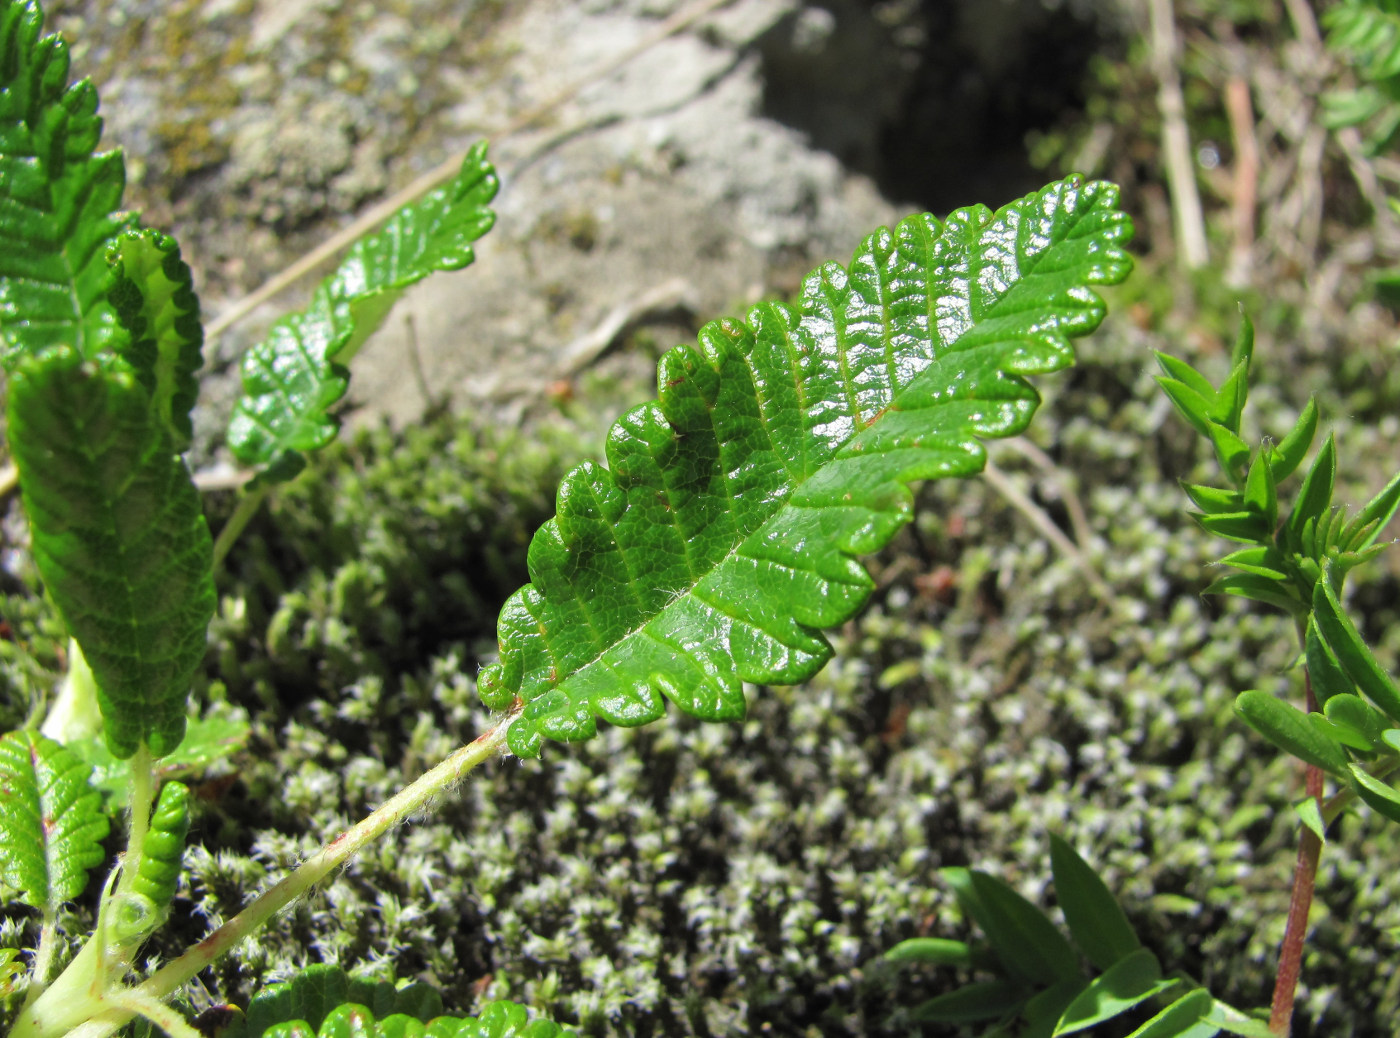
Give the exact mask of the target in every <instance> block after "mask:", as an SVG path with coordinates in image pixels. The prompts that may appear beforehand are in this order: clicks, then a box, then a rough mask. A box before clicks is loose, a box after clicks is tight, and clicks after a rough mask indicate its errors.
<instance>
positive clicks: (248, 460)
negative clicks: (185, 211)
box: [228, 143, 499, 466]
mask: <svg viewBox="0 0 1400 1038" xmlns="http://www.w3.org/2000/svg"><path fill="white" fill-rule="evenodd" d="M498 186H499V181H498V180H497V178H496V172H495V169H494V168H493V167H492V165H491V163H489V162H488V161H487V160H486V145H485V144H484V143H481V144H477V145H475V146H474V147H473V148H472V149H471V150H470V151H468V153H467V155H466V157H465V158H464V159H463V160H462V168H461V171H460V172H459V173H458V174H457V177H456V179H455V180H453V181H452V183H450V184H448V185H447V186H445V187H443V188H439V189H438V190H437V191H434V192H431V193H430V194H428V195H425V196H424V197H423V198H422V199H421V200H419V201H418V202H415V203H413V204H411V205H408V206H405V207H404V208H403V209H400V210H399V211H398V212H397V213H395V214H394V216H393V217H391V218H390V220H389V222H388V223H387V224H385V225H384V229H383V230H381V231H379V232H378V233H377V234H371V235H368V236H366V237H364V238H362V239H360V240H359V241H358V242H357V243H356V244H355V245H354V246H353V247H352V248H351V250H350V253H349V255H348V256H347V257H346V259H345V261H344V262H343V263H342V264H341V265H340V267H339V269H337V270H336V272H335V273H334V274H332V275H331V276H330V277H329V278H327V279H326V280H325V281H323V282H321V284H320V285H319V286H318V287H317V289H316V291H315V292H314V293H313V295H312V299H311V305H310V306H309V307H307V309H306V310H305V311H304V312H302V313H299V314H293V315H291V316H290V317H287V318H284V319H283V320H281V321H279V322H278V323H277V324H275V325H273V327H272V330H271V331H270V332H269V333H268V337H267V339H266V340H265V341H264V342H262V343H261V344H259V345H257V346H255V347H253V348H252V349H251V350H249V351H248V353H247V355H246V356H245V357H244V358H243V396H242V397H241V398H240V399H239V401H238V402H237V404H236V405H235V406H234V411H233V417H232V419H231V420H230V423H229V431H228V442H229V446H230V447H231V448H232V450H233V452H234V454H235V455H237V456H238V458H239V460H240V461H242V462H243V463H244V464H247V465H258V466H266V465H269V464H271V463H272V462H273V461H275V460H276V459H278V458H279V457H281V456H283V455H284V454H285V453H286V452H287V451H312V450H319V449H320V448H322V447H324V446H325V445H326V444H327V443H329V442H330V441H331V440H332V439H333V438H334V437H335V433H336V428H337V426H336V423H335V421H334V419H333V418H332V417H331V416H330V415H329V413H328V410H329V408H330V407H331V406H332V405H333V404H335V403H336V402H337V401H339V400H340V398H341V397H343V396H344V395H345V390H346V387H347V386H348V385H349V374H348V372H347V371H346V369H345V367H344V365H345V364H348V363H349V361H350V359H351V358H352V357H353V356H354V355H355V353H356V352H357V351H358V350H359V348H360V346H361V345H363V344H364V341H365V340H366V339H367V338H368V337H369V336H370V335H371V334H373V332H374V331H375V330H376V329H377V328H378V327H379V325H380V324H381V323H382V322H383V320H384V318H385V317H386V316H387V315H388V313H389V311H390V310H391V309H392V308H393V305H394V303H395V302H397V301H398V299H399V297H400V296H401V295H402V294H403V293H404V291H405V290H406V289H408V287H409V286H410V285H413V284H415V283H416V282H418V281H421V280H422V279H423V278H425V277H427V276H428V275H429V274H431V273H433V272H435V271H440V270H459V269H461V268H462V267H465V266H467V265H468V264H469V263H471V262H472V260H473V259H474V258H475V253H474V251H473V249H472V243H473V242H475V241H476V240H477V239H478V238H480V237H481V236H482V235H483V234H485V233H486V232H487V231H488V230H490V229H491V225H492V223H493V222H494V220H495V214H494V213H493V212H492V211H491V210H490V209H489V208H488V203H489V202H490V201H491V199H492V198H494V197H495V194H496V189H497V187H498Z"/></svg>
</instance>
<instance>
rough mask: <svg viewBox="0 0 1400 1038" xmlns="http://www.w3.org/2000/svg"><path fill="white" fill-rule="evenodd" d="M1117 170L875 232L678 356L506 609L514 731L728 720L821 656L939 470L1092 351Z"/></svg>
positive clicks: (1019, 414)
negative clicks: (759, 692)
mask: <svg viewBox="0 0 1400 1038" xmlns="http://www.w3.org/2000/svg"><path fill="white" fill-rule="evenodd" d="M1116 202H1117V190H1116V188H1114V187H1113V186H1112V185H1110V184H1104V183H1085V182H1083V181H1082V180H1081V179H1079V178H1071V179H1068V180H1065V181H1062V182H1059V183H1055V184H1051V185H1050V186H1048V187H1046V188H1044V189H1042V190H1041V191H1039V192H1036V193H1034V194H1032V195H1029V196H1027V197H1026V198H1024V199H1022V200H1020V201H1017V202H1014V203H1012V204H1010V205H1007V206H1005V207H1003V208H1002V209H1001V210H999V211H998V212H996V213H993V212H991V211H990V210H988V209H986V208H984V207H980V206H979V207H973V208H970V209H962V210H959V211H957V212H955V213H953V214H952V215H951V216H950V217H949V218H948V220H947V222H946V223H945V224H941V223H939V221H937V220H936V219H934V218H933V217H932V216H929V215H922V216H914V217H910V218H908V219H906V220H904V221H902V222H901V223H900V224H899V225H898V226H897V227H896V228H895V229H894V230H893V231H891V230H888V229H882V230H880V231H877V232H876V233H875V234H873V235H871V236H870V237H868V238H866V240H865V241H864V242H863V243H862V245H861V246H860V248H859V250H858V251H857V252H856V254H855V257H854V259H853V261H852V263H851V266H850V268H849V269H847V268H843V267H841V266H839V265H837V264H835V263H829V264H826V265H825V266H823V267H821V268H820V269H819V270H817V271H815V272H814V273H812V274H810V275H809V276H808V277H807V278H806V280H805V281H804V286H803V293H802V299H801V302H800V305H799V306H798V307H796V308H794V307H789V306H785V305H783V304H781V303H766V304H760V305H759V306H756V307H754V308H753V309H752V310H751V311H750V312H749V315H748V323H747V324H745V323H742V322H740V321H737V320H721V321H715V322H712V323H711V324H708V325H706V326H705V328H703V329H702V330H701V332H700V336H699V342H698V344H697V345H695V346H680V347H677V348H676V349H674V350H672V351H670V352H669V353H667V354H666V355H665V356H664V357H663V358H662V360H661V363H660V365H659V370H658V376H657V382H658V387H659V391H660V399H659V400H658V401H657V402H655V403H651V404H645V405H643V406H641V407H638V408H635V409H633V410H632V411H629V412H628V413H627V414H625V415H624V416H623V417H622V418H621V419H620V420H619V421H618V422H617V423H616V424H615V425H614V426H613V428H612V431H611V433H610V435H609V437H608V443H607V469H606V470H604V469H603V468H602V467H600V466H598V465H596V464H592V463H586V464H584V465H581V466H579V467H578V468H576V469H574V470H573V471H572V472H571V473H569V474H568V475H567V476H566V477H565V478H564V480H563V482H562V484H561V486H560V488H559V498H558V515H557V516H556V518H554V519H552V520H550V521H549V522H548V523H546V524H545V525H544V527H543V528H542V529H541V530H540V531H539V532H538V533H537V534H536V536H535V538H534V540H533V541H532V543H531V545H530V550H529V555H528V562H529V568H530V577H531V580H532V583H531V584H530V585H528V586H527V587H525V588H524V589H522V590H521V591H520V592H518V593H517V594H516V595H514V596H513V597H512V598H511V599H510V601H509V602H507V603H506V606H505V608H504V609H503V610H502V613H501V619H500V625H499V637H500V662H499V663H497V664H495V665H493V666H491V667H489V668H487V669H486V670H485V671H483V672H482V675H481V680H480V685H479V687H480V689H481V694H482V698H483V700H484V701H485V702H486V703H487V705H488V706H490V707H492V708H493V709H503V708H505V707H507V706H509V705H510V704H511V703H512V702H513V701H514V700H515V699H516V698H517V697H519V698H520V699H521V700H523V702H524V704H525V706H524V711H523V713H522V715H521V716H520V718H519V719H518V720H517V721H516V722H515V723H514V724H513V725H512V727H511V730H510V734H509V740H510V745H511V749H512V750H513V751H514V752H515V753H517V754H519V755H521V756H531V757H532V756H535V755H537V754H538V753H539V750H540V745H541V742H542V740H543V739H544V738H546V737H548V738H553V739H586V738H589V737H591V736H592V735H593V733H594V731H595V719H596V718H601V719H603V720H606V721H610V722H612V723H615V724H622V725H640V724H646V723H648V722H650V721H653V720H655V719H657V718H658V717H660V716H661V715H662V714H663V713H664V712H665V705H664V704H665V701H666V700H668V699H669V700H670V701H672V702H674V703H675V704H676V705H677V706H678V707H680V708H681V709H682V710H683V711H685V712H686V713H689V714H692V715H694V716H696V717H700V718H704V719H709V720H732V719H737V718H739V717H742V716H743V715H744V711H745V699H744V690H743V683H744V682H746V681H748V682H757V683H793V682H797V681H802V680H804V679H806V678H807V677H810V676H811V675H812V674H814V673H815V672H816V671H817V670H819V669H820V668H821V666H822V665H823V664H824V663H825V662H826V660H827V658H828V657H829V656H830V653H831V649H830V646H829V644H828V643H827V641H826V640H825V638H823V637H822V635H821V634H820V633H819V629H820V628H822V627H826V626H830V625H833V624H837V623H840V622H842V621H843V620H845V619H846V618H847V617H849V616H851V615H852V614H853V613H854V612H855V611H856V610H857V609H858V608H859V607H860V606H861V604H862V603H863V602H864V601H865V599H866V598H867V596H868V595H869V593H870V589H871V586H872V585H871V581H870V578H869V576H868V575H867V574H866V572H865V570H864V569H863V568H862V567H861V566H860V565H859V564H858V563H857V562H856V561H855V559H854V556H856V555H859V554H863V553H865V552H869V551H873V550H875V549H876V548H878V547H879V546H881V545H882V544H884V543H886V541H888V540H889V538H890V537H891V536H892V535H893V534H894V532H895V531H896V530H897V529H898V528H899V527H900V526H902V525H903V524H904V523H905V522H907V521H908V519H909V517H910V511H911V502H912V495H911V493H910V490H909V488H908V485H907V484H908V483H909V482H911V481H913V480H917V479H931V478H936V477H941V476H953V475H969V474H972V473H974V472H977V471H979V470H980V469H981V467H982V464H983V460H984V451H983V447H982V445H981V443H980V441H979V439H978V437H988V436H1006V435H1010V434H1012V433H1015V432H1019V431H1020V430H1021V429H1023V428H1025V426H1026V424H1027V423H1028V422H1029V421H1030V418H1031V416H1032V414H1033V413H1034V411H1035V408H1036V406H1037V404H1038V403H1039V397H1038V395H1037V394H1036V392H1035V390H1034V389H1033V388H1032V387H1031V386H1030V385H1029V383H1028V382H1027V381H1026V380H1025V378H1024V377H1023V376H1025V375H1029V374H1035V373H1041V372H1049V371H1055V370H1058V369H1061V368H1063V367H1065V366H1067V365H1068V364H1070V363H1071V362H1072V360H1073V352H1072V350H1071V347H1070V344H1069V337H1070V336H1075V335H1081V334H1085V333H1087V332H1089V331H1091V330H1092V329H1094V328H1095V327H1097V326H1098V323H1099V321H1100V320H1101V319H1102V316H1103V303H1102V301H1101V300H1100V299H1099V298H1098V296H1097V295H1096V294H1095V293H1094V292H1093V291H1092V289H1091V287H1090V286H1092V285H1096V284H1109V283H1113V282H1116V281H1118V280H1120V279H1121V278H1123V277H1124V276H1125V275H1126V274H1127V272H1128V270H1129V267H1130V260H1129V258H1128V256H1127V255H1126V253H1124V251H1123V249H1122V248H1121V246H1122V244H1123V242H1124V241H1125V240H1126V239H1127V237H1128V236H1129V234H1130V233H1131V225H1130V224H1129V221H1128V219H1127V217H1126V216H1124V215H1123V214H1122V213H1121V212H1119V211H1118V210H1117V209H1116Z"/></svg>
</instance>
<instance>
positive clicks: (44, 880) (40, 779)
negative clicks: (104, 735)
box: [0, 732, 107, 919]
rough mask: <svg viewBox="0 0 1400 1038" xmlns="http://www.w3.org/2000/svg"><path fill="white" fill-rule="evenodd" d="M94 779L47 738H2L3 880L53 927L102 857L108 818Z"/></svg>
mask: <svg viewBox="0 0 1400 1038" xmlns="http://www.w3.org/2000/svg"><path fill="white" fill-rule="evenodd" d="M91 771H92V769H91V768H89V767H88V766H87V764H85V763H84V762H83V761H82V760H81V759H80V758H79V757H77V756H75V755H74V754H72V753H69V752H68V751H67V750H65V749H64V748H63V747H62V746H60V745H59V744H58V743H56V742H54V741H53V740H52V739H49V738H47V737H46V736H43V735H38V734H37V733H34V732H7V733H6V734H5V735H4V736H0V880H2V881H3V885H4V886H6V887H8V888H10V889H12V890H14V891H15V892H17V893H18V894H19V897H20V899H21V900H22V901H24V903H25V904H27V905H31V906H33V907H34V908H37V909H39V910H40V911H41V912H43V913H44V915H45V917H46V918H49V919H52V918H53V917H54V915H55V914H56V913H57V911H58V906H59V905H61V904H62V903H63V902H65V901H71V900H73V899H74V898H76V897H77V896H78V895H80V894H81V893H82V892H83V888H84V887H86V886H87V878H88V877H87V874H88V870H89V869H91V868H94V867H95V866H97V865H101V864H102V860H103V858H104V857H105V855H104V853H103V850H102V841H103V840H104V839H105V838H106V836H107V816H106V815H105V814H104V813H103V811H102V795H101V794H100V793H98V792H97V790H95V789H93V788H92V786H91V785H90V784H89V783H88V775H89V774H90V773H91Z"/></svg>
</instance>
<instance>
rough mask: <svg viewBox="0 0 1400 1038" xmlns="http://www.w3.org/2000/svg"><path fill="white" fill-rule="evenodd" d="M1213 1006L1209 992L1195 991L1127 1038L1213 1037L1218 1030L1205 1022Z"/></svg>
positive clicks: (1168, 1007)
mask: <svg viewBox="0 0 1400 1038" xmlns="http://www.w3.org/2000/svg"><path fill="white" fill-rule="evenodd" d="M1214 1004H1215V1000H1214V999H1213V998H1211V997H1210V992H1209V991H1207V990H1205V988H1197V989H1196V990H1195V991H1192V992H1190V993H1188V994H1186V995H1183V996H1182V997H1181V998H1179V999H1177V1000H1176V1001H1175V1002H1173V1003H1172V1004H1171V1005H1169V1006H1167V1008H1166V1009H1163V1010H1162V1011H1161V1012H1160V1013H1158V1014H1157V1015H1156V1016H1154V1017H1153V1018H1152V1019H1151V1020H1149V1021H1147V1023H1145V1024H1143V1025H1142V1026H1141V1027H1139V1028H1138V1029H1137V1030H1136V1031H1134V1032H1133V1033H1132V1034H1130V1035H1128V1038H1215V1035H1217V1034H1219V1033H1220V1027H1219V1025H1217V1024H1213V1023H1210V1022H1208V1019H1207V1017H1208V1014H1209V1013H1210V1011H1211V1009H1212V1008H1213V1006H1214Z"/></svg>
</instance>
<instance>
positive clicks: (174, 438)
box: [107, 230, 204, 452]
mask: <svg viewBox="0 0 1400 1038" xmlns="http://www.w3.org/2000/svg"><path fill="white" fill-rule="evenodd" d="M107 263H108V265H109V266H110V267H111V268H112V275H113V283H112V290H111V295H110V298H111V302H112V305H113V306H114V307H115V308H116V311H117V318H118V320H120V322H121V326H122V329H123V330H124V331H125V332H126V337H125V340H124V341H120V342H119V343H118V346H117V351H118V352H119V353H120V354H121V356H122V357H123V358H124V359H125V360H126V362H127V363H128V364H130V365H131V369H132V371H134V372H135V373H136V377H137V379H139V380H140V382H141V384H142V385H144V386H145V387H146V390H147V392H149V393H150V394H151V406H152V407H153V408H154V409H155V412H156V414H158V415H159V416H160V418H161V420H162V421H164V422H165V423H166V428H167V430H168V431H169V433H170V442H171V444H172V445H173V447H174V449H175V450H176V451H177V452H179V451H184V450H185V449H187V448H188V447H189V444H190V437H191V436H192V435H193V426H192V425H191V423H190V409H191V408H192V407H194V402H195V398H196V397H197V396H198V395H199V383H198V381H196V379H195V372H196V371H198V370H199V367H200V365H201V364H202V363H203V361H204V357H203V353H202V350H203V347H204V326H203V325H202V324H200V321H199V298H198V297H197V296H196V295H195V293H194V277H193V275H192V274H191V273H190V268H189V265H188V264H186V263H185V261H184V260H183V259H181V257H180V246H179V245H177V244H176V242H175V239H174V238H171V237H170V236H169V235H165V234H160V233H159V232H157V231H136V230H131V231H126V232H125V233H123V234H121V235H119V236H118V237H117V239H116V241H115V242H113V243H112V244H111V245H110V246H109V247H108V249H107Z"/></svg>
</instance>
